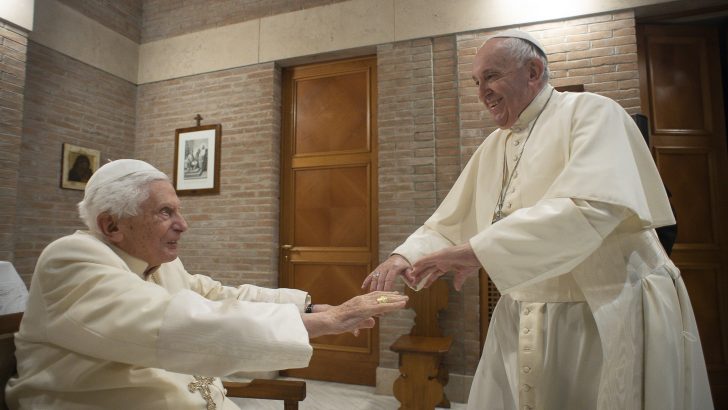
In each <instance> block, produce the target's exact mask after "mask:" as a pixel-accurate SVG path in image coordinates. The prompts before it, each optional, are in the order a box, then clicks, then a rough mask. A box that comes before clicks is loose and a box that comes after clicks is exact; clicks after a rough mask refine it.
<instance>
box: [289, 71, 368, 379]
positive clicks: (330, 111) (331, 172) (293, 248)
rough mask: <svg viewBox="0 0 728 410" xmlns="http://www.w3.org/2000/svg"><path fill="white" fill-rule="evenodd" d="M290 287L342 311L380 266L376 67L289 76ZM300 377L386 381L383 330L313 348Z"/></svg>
mask: <svg viewBox="0 0 728 410" xmlns="http://www.w3.org/2000/svg"><path fill="white" fill-rule="evenodd" d="M282 117H283V118H282V121H283V127H282V131H283V133H282V142H281V187H282V190H281V232H280V238H281V244H282V245H283V246H282V249H281V259H280V261H281V263H280V286H282V287H291V288H298V289H303V290H306V291H308V292H309V293H310V294H311V296H312V300H313V302H314V303H324V304H331V305H336V304H340V303H342V302H344V301H346V300H348V299H350V298H352V297H354V296H356V295H358V294H360V293H361V288H360V286H361V283H362V282H363V281H364V278H365V277H366V275H367V274H368V273H369V272H371V270H372V268H373V267H374V266H376V265H377V249H378V237H377V226H378V223H377V207H376V204H377V187H376V181H377V175H376V170H377V163H376V158H377V152H376V141H377V135H376V126H374V124H376V59H375V58H373V57H367V58H359V59H353V60H346V61H337V62H333V63H325V64H315V65H308V66H301V67H294V68H290V69H286V70H284V72H283V115H282ZM312 343H313V346H314V356H313V358H312V359H311V363H310V364H309V367H308V368H306V369H295V370H288V371H286V372H285V374H287V375H290V376H296V377H304V378H312V379H320V380H330V381H337V382H345V383H357V384H369V385H374V384H375V382H376V368H377V366H378V364H379V328H378V327H375V328H374V329H372V330H366V331H362V332H361V334H360V335H359V336H358V337H354V336H353V335H351V334H344V335H336V336H324V337H319V338H316V339H314V340H313V341H312Z"/></svg>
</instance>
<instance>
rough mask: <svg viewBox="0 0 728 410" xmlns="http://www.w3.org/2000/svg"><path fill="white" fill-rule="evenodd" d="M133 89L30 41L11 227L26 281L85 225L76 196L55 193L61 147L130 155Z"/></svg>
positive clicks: (18, 264) (73, 192)
mask: <svg viewBox="0 0 728 410" xmlns="http://www.w3.org/2000/svg"><path fill="white" fill-rule="evenodd" d="M135 99H136V87H135V86H134V85H133V84H131V83H129V82H127V81H125V80H121V79H119V78H117V77H114V76H112V75H110V74H107V73H105V72H103V71H100V70H97V69H95V68H92V67H90V66H88V65H86V64H83V63H80V62H78V61H77V60H74V59H72V58H69V57H66V56H64V55H63V54H60V53H58V52H56V51H54V50H51V49H49V48H46V47H44V46H41V45H38V44H37V43H34V42H30V44H29V45H28V68H27V74H26V82H25V112H24V118H23V136H22V147H21V149H20V161H19V163H20V166H19V170H20V175H19V179H18V186H19V188H18V201H17V205H18V206H17V212H16V221H15V223H16V226H15V268H16V269H17V270H18V272H19V273H20V274H21V276H23V278H24V279H25V280H26V283H29V280H30V275H31V274H32V272H33V269H34V267H35V262H36V259H37V257H38V255H39V254H40V252H41V250H42V249H43V248H44V247H45V246H46V245H47V244H48V243H50V242H51V241H52V240H54V239H56V238H58V237H60V236H63V235H66V234H69V233H72V232H73V231H74V230H75V229H78V228H82V227H83V225H82V224H81V222H80V221H79V219H78V212H77V211H76V203H78V202H79V201H80V200H81V199H82V196H83V192H82V191H77V190H70V189H62V188H60V175H61V155H62V144H63V143H64V142H65V143H70V144H73V145H78V146H82V147H86V148H92V149H96V150H99V151H101V156H102V161H103V160H104V159H106V158H123V157H130V156H131V155H133V152H134V151H133V150H134V117H135V111H134V105H135Z"/></svg>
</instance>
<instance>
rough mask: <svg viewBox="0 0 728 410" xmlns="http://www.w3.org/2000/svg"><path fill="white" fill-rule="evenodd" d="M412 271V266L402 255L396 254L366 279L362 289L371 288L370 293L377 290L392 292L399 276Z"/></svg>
mask: <svg viewBox="0 0 728 410" xmlns="http://www.w3.org/2000/svg"><path fill="white" fill-rule="evenodd" d="M410 271H412V265H410V263H409V261H407V259H405V258H404V257H403V256H401V255H397V254H394V255H392V256H390V257H389V258H387V260H385V261H384V262H382V263H380V264H379V266H377V268H376V269H374V271H373V272H372V273H370V274H369V275H367V277H366V279H364V283H362V284H361V288H362V289H367V288H369V291H370V292H373V291H375V290H386V291H389V290H392V288H393V287H394V281H395V280H396V279H397V276H399V275H406V274H408V273H409V272H410Z"/></svg>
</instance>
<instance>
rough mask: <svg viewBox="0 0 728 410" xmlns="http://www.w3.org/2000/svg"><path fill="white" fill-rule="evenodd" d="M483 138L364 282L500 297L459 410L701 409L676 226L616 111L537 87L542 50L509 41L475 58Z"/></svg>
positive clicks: (623, 116) (703, 378)
mask: <svg viewBox="0 0 728 410" xmlns="http://www.w3.org/2000/svg"><path fill="white" fill-rule="evenodd" d="M472 72H473V80H474V81H475V84H476V85H477V87H478V95H479V98H480V100H481V101H482V102H483V104H484V105H485V107H486V109H487V110H488V112H489V114H490V115H491V117H492V118H493V120H494V121H495V123H496V124H497V125H498V127H499V129H497V130H496V131H494V132H493V133H492V134H491V135H489V136H488V137H487V138H486V139H485V141H484V142H483V143H482V144H481V146H480V147H479V148H478V150H477V151H476V152H475V153H474V155H473V157H472V158H471V160H470V161H469V163H468V164H467V165H466V167H465V169H463V171H462V174H461V175H460V177H459V178H458V180H457V181H456V182H455V184H454V186H453V187H452V189H451V191H450V193H449V194H448V195H447V197H446V198H445V199H444V200H443V202H442V204H441V205H440V206H439V208H438V209H437V210H436V211H435V213H434V214H433V215H432V216H431V217H430V218H429V219H428V220H427V221H426V222H425V224H424V225H423V226H422V227H421V228H419V229H418V230H417V231H416V232H414V233H413V234H412V235H411V236H410V237H409V238H408V239H407V240H406V241H405V242H404V243H403V244H402V245H400V246H399V247H398V248H397V249H395V250H394V252H393V254H392V255H391V256H390V257H389V258H388V259H387V260H386V261H384V262H383V263H382V264H381V265H380V266H379V267H377V269H375V270H374V272H372V273H371V274H370V275H369V276H368V277H367V279H366V280H365V282H364V284H363V287H365V288H367V287H368V288H369V289H370V290H383V289H391V288H392V286H393V283H394V280H395V279H396V277H397V276H400V275H401V276H403V278H404V279H405V281H406V282H407V283H409V284H411V286H413V287H420V286H429V285H430V284H431V283H432V282H433V281H434V280H436V279H437V278H438V277H440V276H442V275H444V274H446V273H448V272H451V273H452V274H453V282H454V286H455V288H456V289H458V290H459V289H460V288H461V287H462V286H463V284H464V283H465V281H466V280H467V279H468V278H469V277H470V276H473V275H475V274H476V273H477V271H478V269H480V268H481V267H482V268H484V269H485V270H486V271H487V272H488V275H489V276H490V278H491V279H492V280H493V282H494V283H495V285H496V286H497V287H498V290H499V291H500V292H501V294H502V297H501V299H500V301H499V302H498V305H497V306H496V308H495V310H494V312H493V317H492V320H491V323H490V327H489V330H488V335H487V340H486V344H485V348H484V351H483V356H482V357H481V361H480V364H479V365H478V369H477V372H476V374H475V378H474V381H473V385H472V388H471V393H470V398H469V401H468V408H469V409H473V410H475V409H513V410H515V409H519V410H520V409H546V410H552V409H553V410H555V409H558V410H566V409H573V410H584V409H600V410H602V409H615V410H616V409H620V410H623V409H654V410H666V409H674V410H683V409H694V410H702V409H711V408H712V407H713V406H712V400H711V397H710V389H709V384H708V379H707V372H706V368H705V362H704V359H703V353H702V348H701V345H700V340H699V337H698V332H697V327H696V323H695V317H694V315H693V311H692V307H691V305H690V300H689V298H688V295H687V292H686V289H685V285H684V283H683V281H682V278H681V277H680V272H679V270H678V269H677V268H676V267H675V265H674V264H673V263H672V262H671V261H670V259H669V258H668V257H667V255H666V254H665V251H664V250H663V248H662V247H661V245H660V243H659V241H658V239H657V236H656V234H655V231H654V228H656V227H659V226H663V225H669V224H672V223H674V218H673V215H672V212H671V210H670V206H669V203H668V199H667V195H666V193H665V190H664V188H663V184H662V181H661V180H660V176H659V174H658V172H657V169H656V167H655V164H654V162H653V160H652V157H651V156H650V153H649V150H648V148H647V146H646V145H645V143H644V140H643V138H642V136H641V135H640V131H639V129H638V128H637V126H636V125H635V124H634V122H633V121H632V119H631V118H630V117H629V115H628V114H627V113H626V112H625V111H624V109H623V108H622V107H620V106H619V105H618V104H617V103H616V102H614V101H612V100H610V99H608V98H604V97H601V96H598V95H595V94H591V93H560V92H558V91H555V90H554V89H553V87H551V86H550V85H549V84H548V61H547V57H546V52H545V50H544V49H543V47H542V46H541V45H540V44H539V43H538V41H537V40H536V39H534V38H533V37H532V36H531V35H529V34H528V33H524V32H521V31H517V30H508V31H506V32H503V33H500V34H498V35H496V36H494V37H493V38H491V39H489V40H488V41H486V42H485V43H484V45H483V46H482V48H480V49H479V50H478V52H477V54H476V56H475V59H474V62H473V71H472Z"/></svg>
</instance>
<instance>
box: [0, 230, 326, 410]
mask: <svg viewBox="0 0 728 410" xmlns="http://www.w3.org/2000/svg"><path fill="white" fill-rule="evenodd" d="M146 269H147V264H146V263H145V262H143V261H141V260H139V259H136V258H134V257H132V256H130V255H128V254H126V253H124V252H123V251H121V250H120V249H118V248H116V247H113V246H109V245H107V244H106V243H104V242H102V241H101V240H100V239H98V238H97V237H95V236H93V235H90V234H88V233H85V232H76V233H75V234H73V235H69V236H67V237H64V238H61V239H59V240H57V241H55V242H53V243H52V244H50V245H49V246H48V247H47V248H46V249H45V250H44V251H43V253H42V254H41V256H40V258H39V260H38V263H37V265H36V270H35V273H34V275H33V279H32V284H31V286H30V297H29V300H28V307H27V310H26V312H25V315H24V317H23V321H22V323H21V325H20V331H19V332H18V333H17V334H16V337H15V344H16V347H17V350H16V357H17V361H18V366H17V367H18V376H17V377H15V378H13V379H11V380H10V381H9V382H8V386H7V388H6V401H7V404H8V406H9V408H10V409H69V410H71V409H73V410H86V409H135V410H138V409H149V410H160V409H169V410H186V409H190V410H193V409H194V410H203V409H206V408H207V404H206V402H205V400H204V399H203V397H202V395H201V394H200V392H199V391H192V392H190V391H189V388H188V386H189V384H190V383H191V382H193V381H194V378H193V376H192V375H198V376H225V375H229V374H232V373H235V372H241V371H270V370H278V369H287V368H298V367H306V366H307V365H308V362H309V360H310V358H311V354H312V348H311V346H310V344H309V341H308V333H307V331H306V329H305V327H304V326H303V322H302V320H301V316H300V313H301V311H302V309H303V308H304V304H305V300H306V296H307V294H306V293H305V292H302V291H300V290H295V289H265V288H260V287H257V286H251V285H243V286H240V287H238V288H233V287H226V286H222V285H221V284H220V283H219V282H216V281H214V280H212V279H210V278H208V277H206V276H201V275H190V274H189V273H187V271H185V269H184V266H182V263H181V262H180V260H179V259H176V260H174V261H172V262H170V263H165V264H162V265H161V266H160V267H159V269H158V270H157V271H156V272H155V273H154V276H153V277H152V276H150V277H149V280H147V281H145V280H144V278H143V273H144V271H145V270H146ZM152 279H155V280H157V281H159V284H156V283H153V281H152ZM210 390H211V393H212V398H213V400H214V402H215V404H216V406H217V409H218V410H222V409H224V410H230V409H237V408H238V407H237V406H236V405H235V404H234V403H232V401H230V400H229V399H226V398H225V396H224V392H223V388H222V385H221V383H220V380H219V379H215V382H214V384H213V385H212V386H210Z"/></svg>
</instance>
